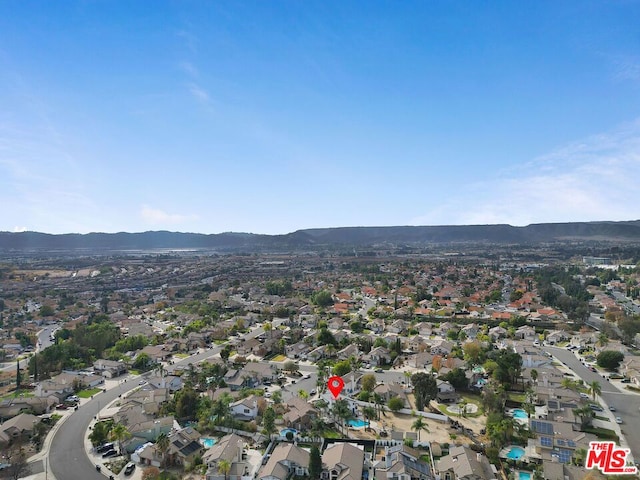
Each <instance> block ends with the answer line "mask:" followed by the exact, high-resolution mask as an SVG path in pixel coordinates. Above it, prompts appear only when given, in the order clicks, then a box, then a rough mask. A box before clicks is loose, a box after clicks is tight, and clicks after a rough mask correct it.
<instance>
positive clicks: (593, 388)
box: [587, 380, 602, 402]
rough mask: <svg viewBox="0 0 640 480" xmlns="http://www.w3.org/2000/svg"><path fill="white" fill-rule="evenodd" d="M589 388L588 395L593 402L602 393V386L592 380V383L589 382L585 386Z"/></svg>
mask: <svg viewBox="0 0 640 480" xmlns="http://www.w3.org/2000/svg"><path fill="white" fill-rule="evenodd" d="M587 386H588V387H589V393H590V394H591V398H592V399H593V401H594V402H595V400H596V397H597V396H598V395H600V394H601V393H602V386H601V385H600V382H598V381H597V380H594V381H593V382H589V384H588V385H587Z"/></svg>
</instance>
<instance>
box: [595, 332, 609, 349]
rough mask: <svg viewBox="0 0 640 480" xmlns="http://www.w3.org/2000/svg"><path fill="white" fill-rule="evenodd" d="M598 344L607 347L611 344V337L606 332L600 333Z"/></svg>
mask: <svg viewBox="0 0 640 480" xmlns="http://www.w3.org/2000/svg"><path fill="white" fill-rule="evenodd" d="M597 343H598V345H600V346H601V347H603V348H604V347H606V346H607V344H608V343H609V336H608V335H607V334H606V333H604V332H602V333H600V335H598V342H597Z"/></svg>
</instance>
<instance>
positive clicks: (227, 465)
mask: <svg viewBox="0 0 640 480" xmlns="http://www.w3.org/2000/svg"><path fill="white" fill-rule="evenodd" d="M230 471H231V462H229V460H220V461H219V462H218V472H220V473H222V474H223V475H224V480H227V475H229V472H230Z"/></svg>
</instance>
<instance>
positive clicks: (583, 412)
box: [573, 405, 596, 430]
mask: <svg viewBox="0 0 640 480" xmlns="http://www.w3.org/2000/svg"><path fill="white" fill-rule="evenodd" d="M573 413H574V415H576V416H577V417H580V428H581V429H583V430H584V429H585V428H586V427H588V426H589V425H591V423H592V422H593V419H594V418H595V416H596V412H594V411H593V410H591V408H590V407H589V406H588V405H585V406H584V407H580V408H574V409H573Z"/></svg>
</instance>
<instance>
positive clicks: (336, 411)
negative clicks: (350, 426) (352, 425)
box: [331, 400, 353, 434]
mask: <svg viewBox="0 0 640 480" xmlns="http://www.w3.org/2000/svg"><path fill="white" fill-rule="evenodd" d="M331 413H332V415H333V416H334V417H335V418H337V419H339V420H340V427H341V431H342V432H343V434H344V425H345V423H346V422H347V421H349V420H351V419H352V418H353V412H352V411H351V408H349V403H348V402H347V401H346V400H336V401H335V403H334V404H333V408H332V409H331Z"/></svg>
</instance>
